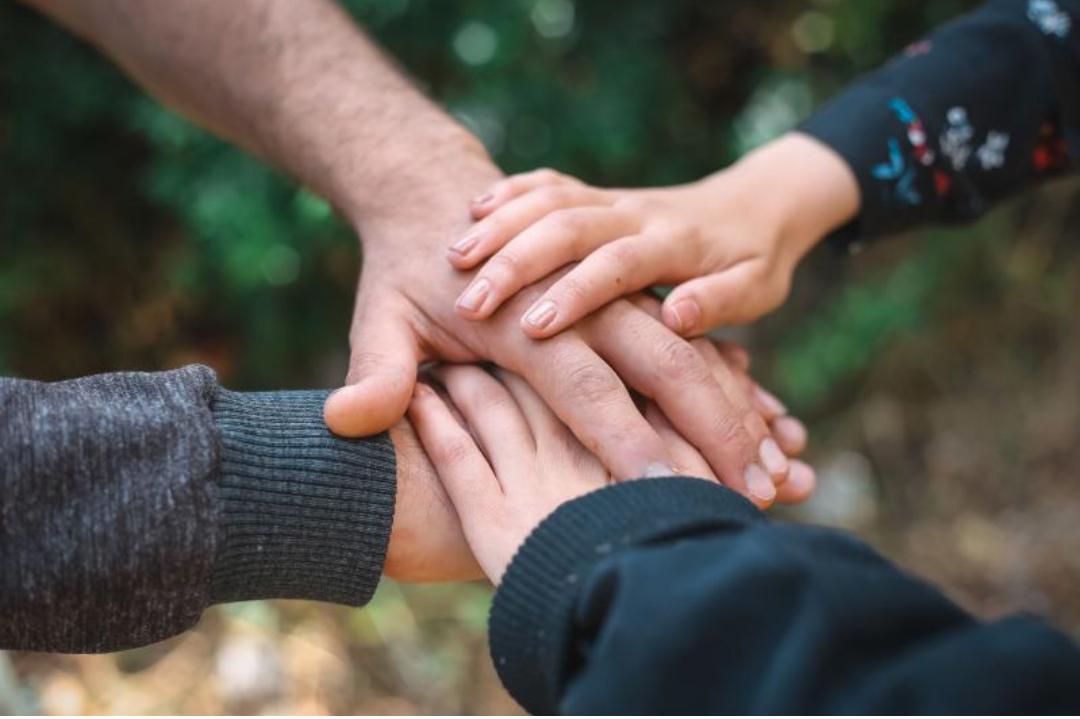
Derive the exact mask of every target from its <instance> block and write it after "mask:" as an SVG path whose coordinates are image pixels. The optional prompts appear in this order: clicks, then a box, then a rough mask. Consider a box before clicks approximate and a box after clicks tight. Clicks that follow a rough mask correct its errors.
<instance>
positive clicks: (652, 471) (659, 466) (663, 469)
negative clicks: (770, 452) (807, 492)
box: [645, 462, 771, 485]
mask: <svg viewBox="0 0 1080 719" xmlns="http://www.w3.org/2000/svg"><path fill="white" fill-rule="evenodd" d="M645 476H646V477H678V476H679V473H678V472H676V471H675V468H674V467H672V466H671V465H669V464H664V463H663V462H653V463H652V464H650V465H649V468H648V469H646V470H645ZM770 485H771V483H770Z"/></svg>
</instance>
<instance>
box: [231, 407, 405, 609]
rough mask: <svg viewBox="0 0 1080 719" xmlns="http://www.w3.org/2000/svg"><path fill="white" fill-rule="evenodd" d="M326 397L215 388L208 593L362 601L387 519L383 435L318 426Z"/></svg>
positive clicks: (391, 462)
mask: <svg viewBox="0 0 1080 719" xmlns="http://www.w3.org/2000/svg"><path fill="white" fill-rule="evenodd" d="M326 396H327V393H326V392H323V391H318V392H266V393H243V392H230V391H228V390H224V389H218V390H217V393H216V395H215V397H214V401H213V404H212V407H211V410H212V412H213V415H214V421H215V423H216V425H217V430H218V433H219V436H220V442H221V453H220V462H219V470H218V476H217V482H216V484H217V495H218V511H219V517H220V527H219V536H218V548H217V554H216V562H215V568H214V574H213V579H212V581H211V585H210V598H211V601H212V602H214V603H221V602H235V601H243V600H249V599H312V600H318V601H325V602H335V603H337V604H347V605H350V606H360V605H363V604H366V603H367V602H368V600H370V599H371V595H372V594H373V593H374V591H375V587H376V585H377V584H378V582H379V576H380V574H381V573H382V567H383V560H384V559H385V557H386V546H387V543H388V541H389V538H390V526H391V524H392V523H393V518H394V493H395V490H396V467H395V456H394V446H393V443H392V442H391V441H390V439H389V437H388V436H387V435H385V434H384V435H380V436H378V437H372V438H368V439H362V440H352V439H343V438H341V437H337V436H335V435H333V434H331V433H330V431H329V430H327V428H326V425H325V423H324V422H323V414H322V408H323V402H324V400H325V399H326Z"/></svg>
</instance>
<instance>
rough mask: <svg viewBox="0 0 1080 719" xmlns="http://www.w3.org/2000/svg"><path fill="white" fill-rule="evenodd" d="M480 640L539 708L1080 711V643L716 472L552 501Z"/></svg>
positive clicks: (507, 679)
mask: <svg viewBox="0 0 1080 719" xmlns="http://www.w3.org/2000/svg"><path fill="white" fill-rule="evenodd" d="M490 632H491V652H492V658H493V660H494V663H495V666H496V668H497V669H498V672H499V675H500V677H501V678H502V680H503V682H504V684H505V685H506V687H507V688H508V689H509V690H510V692H511V694H512V695H513V696H514V697H515V698H516V699H517V700H518V701H519V702H521V704H522V705H523V706H524V707H525V708H526V709H528V710H529V711H531V712H534V713H538V714H549V713H565V714H704V713H707V714H757V713H764V714H804V713H841V714H878V713H895V714H908V713H920V714H921V713H932V714H952V713H961V714H971V713H983V714H1010V713H1076V712H1077V711H1078V710H1080V691H1078V687H1080V649H1078V648H1077V647H1076V645H1074V644H1073V643H1072V642H1071V641H1070V640H1068V639H1066V638H1065V637H1063V636H1062V635H1060V634H1058V633H1057V632H1055V631H1053V630H1052V629H1050V628H1048V627H1047V626H1046V625H1044V624H1042V623H1040V622H1039V621H1037V620H1035V619H1032V618H1028V617H1019V616H1017V617H1011V618H1008V619H1004V620H1001V621H997V622H993V623H983V622H980V621H977V620H976V619H974V618H972V617H971V616H970V615H968V614H967V613H965V612H964V611H963V610H961V609H960V608H958V607H957V606H956V605H954V604H953V603H951V602H950V601H948V600H947V599H946V598H945V597H943V596H942V595H941V594H940V593H939V592H937V591H936V590H934V589H933V588H931V587H928V586H927V585H925V584H923V583H921V582H919V581H917V580H915V579H913V578H911V577H909V576H907V575H905V574H904V573H903V572H901V571H899V570H898V569H896V568H895V567H894V566H893V565H891V564H890V563H889V562H888V561H886V560H885V559H883V558H882V557H880V556H879V555H878V554H876V553H875V552H874V551H873V550H871V549H870V548H868V547H867V546H866V545H864V544H862V543H861V542H859V541H858V540H856V539H854V538H852V537H850V536H846V535H844V534H841V533H838V532H835V531H829V530H825V529H816V528H812V527H804V526H794V525H787V524H771V523H769V522H767V521H766V520H765V519H764V517H763V516H762V515H761V514H760V513H759V512H758V511H757V510H756V509H755V508H754V507H753V506H752V505H751V504H750V503H749V502H747V501H746V500H744V499H743V498H741V497H739V496H738V495H736V494H735V493H733V492H731V491H729V490H727V489H725V488H723V487H721V486H720V485H718V484H716V483H713V482H706V481H704V480H697V479H687V478H682V479H650V480H641V481H637V482H626V483H621V484H617V485H613V486H611V487H608V488H605V489H602V490H600V491H598V492H594V493H593V494H590V495H587V496H585V497H583V498H580V499H578V500H575V501H574V502H571V503H569V504H566V505H564V506H563V507H561V508H560V509H558V510H557V511H556V512H554V513H553V514H552V515H551V516H550V517H548V518H547V519H546V520H545V521H544V522H543V523H542V524H541V525H540V526H539V527H538V528H537V529H536V530H535V531H534V532H533V533H532V535H531V536H530V537H529V538H528V540H526V542H525V544H524V545H523V546H522V547H521V549H520V550H519V551H518V554H517V556H516V557H515V558H514V560H513V562H512V564H511V566H510V568H509V569H508V571H507V573H506V576H505V578H504V581H503V584H502V586H501V587H500V589H499V591H498V593H497V594H496V596H495V602H494V606H493V609H492V616H491V625H490Z"/></svg>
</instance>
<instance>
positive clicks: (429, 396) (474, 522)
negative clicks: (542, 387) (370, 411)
mask: <svg viewBox="0 0 1080 719" xmlns="http://www.w3.org/2000/svg"><path fill="white" fill-rule="evenodd" d="M497 372H498V374H497V377H493V376H491V375H490V374H488V373H487V372H485V371H484V370H481V369H479V368H476V367H471V366H456V367H445V368H441V369H439V370H437V376H438V377H439V378H440V379H441V381H442V382H443V384H444V385H445V387H446V390H447V392H448V393H449V395H450V399H451V401H452V402H453V405H454V409H455V410H456V411H457V413H458V416H459V417H460V418H461V419H460V421H459V419H458V418H457V417H455V414H454V411H453V410H451V409H450V408H449V407H448V406H447V405H446V404H445V403H444V402H443V400H442V399H441V398H440V397H439V395H437V394H436V393H435V391H434V390H432V389H431V388H429V387H426V386H424V385H418V386H417V390H416V394H415V396H414V397H413V402H412V406H411V407H410V408H409V419H410V421H411V422H412V424H413V426H414V427H415V429H416V432H417V435H418V436H419V437H420V441H421V443H422V444H423V445H424V449H425V451H426V452H427V453H428V455H429V456H430V457H431V460H432V463H433V464H434V465H435V467H436V469H437V471H438V473H439V478H440V480H441V481H442V482H443V485H444V486H445V488H446V491H447V494H449V495H450V498H451V500H452V501H453V503H454V506H455V508H456V509H457V512H458V516H459V518H460V519H461V523H462V527H463V529H464V531H465V536H466V538H467V540H468V542H469V545H470V546H471V547H472V550H473V553H474V555H475V556H476V559H477V561H478V562H479V563H480V566H481V567H482V568H483V570H484V573H485V574H487V576H488V577H490V578H491V580H492V581H493V582H495V583H496V584H498V583H499V581H500V580H501V579H502V576H503V574H504V573H505V571H506V568H507V566H508V565H509V563H510V560H511V559H512V558H513V556H514V553H515V552H516V551H517V549H518V547H519V546H520V545H521V543H522V542H524V541H525V538H526V537H528V535H529V533H530V532H532V530H533V529H534V528H535V527H536V525H538V524H539V523H540V521H541V520H543V519H544V517H546V516H547V515H548V514H550V513H551V512H553V511H554V510H555V509H556V508H558V507H559V505H561V504H563V503H564V502H567V501H569V500H571V499H574V498H576V497H579V496H581V495H583V494H586V493H588V492H591V491H593V490H595V489H600V488H601V487H603V486H605V485H606V484H607V483H608V482H609V481H611V476H610V475H609V474H608V473H607V471H606V470H605V469H604V467H603V465H601V464H600V462H599V461H598V460H597V459H596V457H595V456H593V455H592V454H591V453H590V452H589V451H588V450H586V449H585V448H584V447H583V446H582V445H581V444H580V443H579V442H578V441H577V439H575V437H574V436H573V434H571V433H570V432H569V431H568V430H567V429H566V427H565V426H563V424H562V423H561V422H559V420H558V419H557V418H556V417H555V415H554V414H553V413H552V412H551V410H550V409H548V407H547V405H545V404H544V402H543V401H542V400H541V399H540V398H539V397H538V396H537V395H536V393H535V392H533V391H532V389H530V388H529V386H528V385H527V384H526V383H525V382H524V381H522V380H520V379H519V378H518V377H516V376H514V375H512V374H509V373H506V372H503V371H501V370H499V371H497ZM646 417H647V419H648V420H649V422H650V423H651V424H652V425H653V426H654V427H655V428H656V429H657V431H658V433H659V434H660V436H661V437H662V438H663V439H664V441H665V442H666V443H667V444H668V448H669V450H670V453H671V456H672V458H673V459H674V461H675V462H676V464H677V465H678V468H679V471H680V472H681V473H683V474H686V475H689V476H696V477H701V478H704V479H714V480H715V477H714V476H713V474H712V472H711V471H710V470H709V465H708V463H707V462H706V461H705V460H704V459H703V458H702V457H701V455H700V454H699V453H698V452H697V450H695V449H694V448H693V447H692V446H691V445H690V444H688V443H687V442H686V441H685V440H683V439H682V438H681V437H680V436H679V435H678V434H677V433H676V432H675V431H674V430H673V429H671V426H670V425H669V424H668V422H667V420H666V419H665V418H664V416H663V414H662V413H661V412H660V411H659V410H658V409H657V408H656V407H655V405H649V407H648V408H647V409H646ZM463 423H464V425H465V426H467V427H468V429H466V427H465V426H463ZM812 485H813V472H812V470H810V468H809V467H807V466H806V465H804V464H802V463H800V462H795V463H793V466H792V472H791V476H790V479H789V480H788V482H787V483H786V484H785V485H783V486H784V487H789V489H788V490H786V491H788V492H791V493H793V494H801V495H803V496H805V495H806V494H809V492H810V490H811V489H812ZM781 491H785V490H784V489H783V488H781Z"/></svg>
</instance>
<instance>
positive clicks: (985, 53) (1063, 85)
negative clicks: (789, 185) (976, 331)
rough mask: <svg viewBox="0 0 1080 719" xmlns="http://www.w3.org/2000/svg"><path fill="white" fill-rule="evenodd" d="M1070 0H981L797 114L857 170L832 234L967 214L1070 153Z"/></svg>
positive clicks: (848, 236)
mask: <svg viewBox="0 0 1080 719" xmlns="http://www.w3.org/2000/svg"><path fill="white" fill-rule="evenodd" d="M1078 22H1080V0H991V1H990V2H987V3H986V4H985V5H983V6H981V7H980V8H979V9H977V10H976V11H974V12H973V13H971V14H969V15H966V16H964V17H962V18H960V19H959V20H956V21H955V22H953V23H951V24H949V25H946V26H944V27H942V28H941V29H939V30H938V31H937V32H935V33H934V34H933V35H932V36H930V37H929V38H927V39H925V40H922V41H920V42H916V43H914V44H912V45H910V46H909V47H908V48H907V50H906V51H905V52H904V53H903V54H902V55H901V56H900V57H898V58H896V59H894V60H892V61H891V62H890V63H889V64H888V65H886V66H885V67H884V68H882V69H881V70H879V71H877V72H875V73H873V74H872V75H869V76H867V77H866V78H864V79H862V80H861V81H859V82H857V83H856V84H854V85H852V86H851V87H850V88H848V89H847V90H846V91H845V92H843V93H842V94H841V95H840V96H839V97H837V98H835V99H834V100H832V101H831V102H829V103H828V104H827V105H825V106H824V107H823V108H822V109H821V110H820V111H818V112H817V114H815V115H814V116H813V117H811V118H810V119H809V120H807V121H806V122H805V123H803V125H802V126H801V128H800V130H801V131H802V132H805V133H807V134H810V135H812V136H814V137H816V138H818V139H819V140H821V141H823V142H825V143H826V144H827V145H829V146H831V147H832V148H833V149H835V150H836V151H837V152H839V153H840V155H841V156H842V157H843V158H844V159H845V160H846V161H847V163H848V164H849V165H850V166H851V167H852V169H853V170H854V171H855V174H856V176H857V177H858V181H859V186H860V189H861V192H862V210H861V212H860V216H859V217H858V218H857V219H856V220H855V221H854V222H853V223H851V224H850V225H849V226H847V227H845V228H843V229H841V230H840V231H839V232H838V233H837V235H836V238H835V239H836V241H837V242H839V243H840V244H841V245H843V246H847V247H848V248H849V249H852V250H855V249H857V248H858V247H859V246H861V242H862V241H864V240H869V239H873V238H875V237H878V236H881V235H885V234H888V233H891V232H896V231H899V230H904V229H907V228H910V227H913V226H916V225H919V224H925V223H931V222H959V221H965V220H970V219H972V218H975V217H978V216H979V215H980V214H981V213H983V212H984V211H986V210H987V209H989V208H990V207H991V206H992V205H993V204H994V203H995V202H997V201H999V200H1001V199H1003V198H1005V197H1007V196H1009V195H1011V194H1013V193H1015V192H1017V191H1018V190H1021V189H1024V188H1026V187H1029V186H1031V185H1034V184H1035V183H1037V182H1039V181H1041V180H1043V179H1045V178H1049V177H1052V176H1054V175H1057V174H1060V173H1063V172H1066V171H1069V170H1071V169H1072V168H1073V167H1075V166H1076V159H1077V158H1080V40H1078V32H1080V28H1078V27H1077V23H1078Z"/></svg>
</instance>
